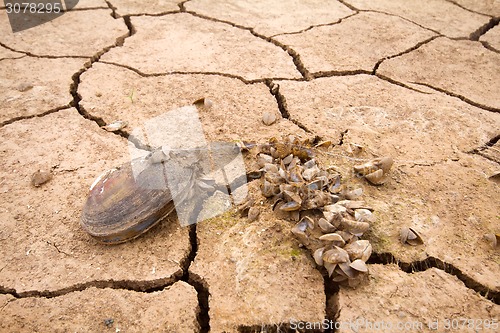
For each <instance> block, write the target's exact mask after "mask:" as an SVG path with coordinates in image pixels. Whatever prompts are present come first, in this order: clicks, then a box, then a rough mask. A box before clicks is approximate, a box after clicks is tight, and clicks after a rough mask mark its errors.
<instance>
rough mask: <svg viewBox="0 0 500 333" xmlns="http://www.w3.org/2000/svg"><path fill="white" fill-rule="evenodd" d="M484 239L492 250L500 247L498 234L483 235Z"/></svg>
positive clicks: (499, 235)
mask: <svg viewBox="0 0 500 333" xmlns="http://www.w3.org/2000/svg"><path fill="white" fill-rule="evenodd" d="M484 239H486V240H487V241H488V242H490V243H491V246H492V247H493V248H496V247H498V246H499V245H500V234H486V235H484Z"/></svg>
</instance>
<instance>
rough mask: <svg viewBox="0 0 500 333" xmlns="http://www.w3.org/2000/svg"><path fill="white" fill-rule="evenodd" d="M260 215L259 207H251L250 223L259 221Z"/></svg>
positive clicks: (249, 213)
mask: <svg viewBox="0 0 500 333" xmlns="http://www.w3.org/2000/svg"><path fill="white" fill-rule="evenodd" d="M259 215H260V208H259V207H256V206H253V207H250V209H249V210H248V221H249V222H253V221H255V220H257V219H258V218H259Z"/></svg>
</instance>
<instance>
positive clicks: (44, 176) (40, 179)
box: [31, 170, 53, 187]
mask: <svg viewBox="0 0 500 333" xmlns="http://www.w3.org/2000/svg"><path fill="white" fill-rule="evenodd" d="M52 177H53V176H52V174H51V173H50V172H49V171H43V170H38V171H36V172H35V173H34V174H33V175H32V176H31V185H33V186H35V187H39V186H40V185H42V184H45V183H46V182H48V181H49V180H51V179H52Z"/></svg>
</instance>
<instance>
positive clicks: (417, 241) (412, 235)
mask: <svg viewBox="0 0 500 333" xmlns="http://www.w3.org/2000/svg"><path fill="white" fill-rule="evenodd" d="M399 239H400V240H401V243H403V244H409V245H412V246H417V245H421V244H424V241H423V239H422V237H421V236H420V234H419V233H418V232H417V231H415V229H412V228H407V227H403V228H401V231H400V233H399Z"/></svg>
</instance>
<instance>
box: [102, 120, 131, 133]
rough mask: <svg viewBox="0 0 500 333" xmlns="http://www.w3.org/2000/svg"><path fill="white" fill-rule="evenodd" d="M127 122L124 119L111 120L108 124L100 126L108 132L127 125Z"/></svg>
mask: <svg viewBox="0 0 500 333" xmlns="http://www.w3.org/2000/svg"><path fill="white" fill-rule="evenodd" d="M127 125H128V123H127V122H126V121H121V120H117V121H113V122H112V123H111V124H108V125H106V126H103V127H102V128H103V129H105V130H106V131H108V132H116V131H119V130H121V129H122V128H125V127H127Z"/></svg>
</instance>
